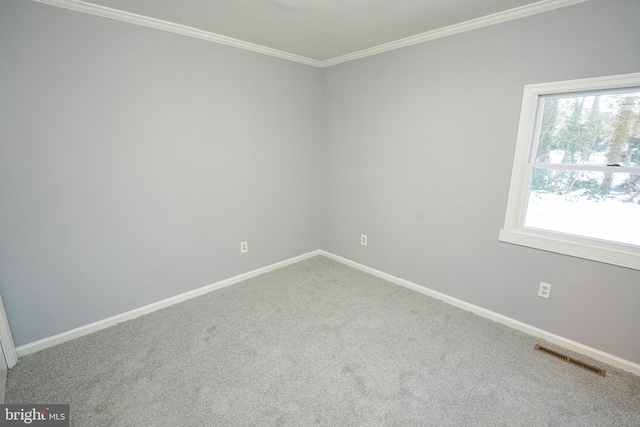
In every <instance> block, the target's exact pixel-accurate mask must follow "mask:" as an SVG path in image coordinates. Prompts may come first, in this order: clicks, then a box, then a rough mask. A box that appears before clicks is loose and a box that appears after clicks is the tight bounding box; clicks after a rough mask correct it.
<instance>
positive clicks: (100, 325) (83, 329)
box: [16, 251, 320, 357]
mask: <svg viewBox="0 0 640 427" xmlns="http://www.w3.org/2000/svg"><path fill="white" fill-rule="evenodd" d="M319 254H320V251H313V252H309V253H306V254H303V255H300V256H297V257H293V258H289V259H287V260H284V261H280V262H277V263H275V264H271V265H268V266H266V267H262V268H258V269H257V270H253V271H249V272H248V273H244V274H240V275H238V276H234V277H231V278H229V279H225V280H222V281H220V282H217V283H213V284H211V285H207V286H203V287H201V288H198V289H194V290H192V291H189V292H185V293H182V294H180V295H176V296H173V297H171V298H167V299H164V300H162V301H158V302H154V303H151V304H149V305H145V306H143V307H140V308H136V309H134V310H131V311H127V312H125V313H121V314H117V315H115V316H112V317H108V318H106V319H102V320H98V321H97V322H93V323H89V324H88V325H84V326H80V327H78V328H75V329H71V330H70V331H66V332H62V333H60V334H57V335H53V336H50V337H47V338H43V339H41V340H38V341H34V342H31V343H29V344H25V345H21V346H20V347H17V348H16V352H17V353H18V357H22V356H26V355H27V354H31V353H35V352H37V351H40V350H44V349H45V348H49V347H53V346H54V345H58V344H62V343H63V342H66V341H70V340H72V339H75V338H79V337H82V336H84V335H88V334H91V333H93V332H97V331H100V330H102V329H105V328H108V327H110V326H114V325H117V324H118V323H122V322H126V321H127V320H131V319H135V318H136V317H140V316H142V315H145V314H148V313H151V312H154V311H157V310H160V309H162V308H165V307H169V306H171V305H174V304H178V303H181V302H183V301H186V300H190V299H191V298H195V297H198V296H200V295H204V294H206V293H209V292H213V291H215V290H218V289H221V288H224V287H227V286H230V285H233V284H235V283H239V282H242V281H243V280H247V279H250V278H252V277H255V276H259V275H260V274H264V273H267V272H269V271H272V270H276V269H278V268H282V267H285V266H287V265H290V264H294V263H296V262H299V261H302V260H305V259H307V258H311V257H313V256H316V255H319Z"/></svg>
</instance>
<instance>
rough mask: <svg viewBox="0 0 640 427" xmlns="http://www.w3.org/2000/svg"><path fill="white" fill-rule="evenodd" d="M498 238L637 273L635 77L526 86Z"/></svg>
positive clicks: (639, 98)
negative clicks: (504, 214) (503, 218)
mask: <svg viewBox="0 0 640 427" xmlns="http://www.w3.org/2000/svg"><path fill="white" fill-rule="evenodd" d="M500 240H501V241H503V242H508V243H514V244H518V245H523V246H529V247H533V248H538V249H543V250H547V251H552V252H557V253H562V254H566V255H572V256H577V257H581V258H586V259H591V260H595V261H600V262H606V263H609V264H614V265H619V266H623V267H628V268H633V269H637V270H640V73H635V74H625V75H619V76H610V77H601V78H593V79H583V80H571V81H565V82H555V83H544V84H535V85H527V86H525V88H524V93H523V100H522V110H521V113H520V124H519V128H518V138H517V141H516V153H515V158H514V164H513V172H512V177H511V187H510V190H509V199H508V203H507V212H506V216H505V223H504V228H503V229H502V230H501V232H500Z"/></svg>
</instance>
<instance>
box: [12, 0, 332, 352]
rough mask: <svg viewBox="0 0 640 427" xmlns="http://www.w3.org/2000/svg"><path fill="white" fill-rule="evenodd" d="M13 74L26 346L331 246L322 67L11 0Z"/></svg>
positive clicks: (18, 301)
mask: <svg viewBox="0 0 640 427" xmlns="http://www.w3.org/2000/svg"><path fill="white" fill-rule="evenodd" d="M0 76H2V77H1V78H0V203H1V204H0V293H1V294H2V298H3V299H4V301H5V305H6V310H7V314H8V318H9V322H10V325H11V328H12V332H13V334H14V339H15V342H16V345H18V346H19V345H23V344H26V343H29V342H32V341H35V340H38V339H41V338H45V337H48V336H51V335H53V334H57V333H60V332H64V331H67V330H69V329H72V328H75V327H78V326H81V325H84V324H87V323H90V322H93V321H96V320H100V319H103V318H106V317H109V316H112V315H115V314H119V313H122V312H125V311H128V310H131V309H134V308H137V307H140V306H142V305H145V304H148V303H151V302H154V301H158V300H161V299H163V298H167V297H170V296H173V295H176V294H179V293H182V292H185V291H189V290H191V289H195V288H198V287H201V286H204V285H208V284H211V283H214V282H217V281H219V280H222V279H225V278H228V277H232V276H234V275H237V274H240V273H244V272H247V271H251V270H254V269H256V268H259V267H262V266H265V265H269V264H272V263H275V262H278V261H282V260H284V259H287V258H290V257H293V256H297V255H300V254H303V253H306V252H308V251H311V250H315V249H318V248H319V247H320V223H321V221H320V216H319V202H320V184H321V178H320V173H321V162H320V150H321V143H320V137H321V115H320V113H321V111H320V108H321V103H320V93H321V85H322V79H321V77H322V73H321V70H317V69H313V68H311V67H307V66H304V65H300V64H295V63H291V62H287V61H283V60H280V59H275V58H271V57H267V56H263V55H258V54H255V53H250V52H246V51H242V50H239V49H234V48H229V47H224V46H220V45H216V44H213V43H210V42H205V41H201V40H196V39H192V38H188V37H183V36H179V35H175V34H170V33H166V32H161V31H156V30H152V29H148V28H144V27H139V26H135V25H131V24H125V23H121V22H117V21H113V20H107V19H103V18H98V17H93V16H90V15H86V14H80V13H76V12H71V11H67V10H64V9H60V8H55V7H50V6H45V5H42V4H38V3H35V2H30V1H24V0H2V2H1V3H0ZM242 240H248V241H249V248H250V251H249V253H248V254H246V255H240V250H239V249H240V241H242Z"/></svg>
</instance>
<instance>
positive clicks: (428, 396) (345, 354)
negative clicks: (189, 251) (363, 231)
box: [6, 256, 640, 427]
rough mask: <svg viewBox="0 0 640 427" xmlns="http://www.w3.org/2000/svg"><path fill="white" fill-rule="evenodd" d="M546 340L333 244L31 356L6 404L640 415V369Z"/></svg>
mask: <svg viewBox="0 0 640 427" xmlns="http://www.w3.org/2000/svg"><path fill="white" fill-rule="evenodd" d="M538 342H540V341H539V340H536V339H534V338H532V337H530V336H528V335H525V334H523V333H520V332H517V331H515V330H512V329H510V328H507V327H505V326H502V325H499V324H497V323H495V322H492V321H489V320H486V319H483V318H481V317H479V316H476V315H474V314H471V313H468V312H465V311H462V310H460V309H457V308H454V307H452V306H449V305H447V304H445V303H442V302H440V301H437V300H434V299H431V298H429V297H426V296H424V295H422V294H419V293H416V292H414V291H411V290H409V289H405V288H403V287H401V286H398V285H395V284H391V283H389V282H386V281H384V280H382V279H379V278H376V277H373V276H370V275H368V274H365V273H363V272H360V271H358V270H355V269H352V268H350V267H347V266H345V265H342V264H340V263H337V262H335V261H332V260H329V259H327V258H324V257H321V256H318V257H314V258H311V259H309V260H306V261H302V262H300V263H297V264H294V265H291V266H288V267H284V268H282V269H279V270H276V271H273V272H270V273H267V274H265V275H262V276H259V277H256V278H253V279H250V280H247V281H245V282H242V283H239V284H236V285H233V286H230V287H228V288H224V289H221V290H218V291H215V292H212V293H209V294H207V295H204V296H201V297H198V298H196V299H193V300H190V301H187V302H184V303H181V304H178V305H175V306H172V307H169V308H166V309H164V310H160V311H157V312H154V313H152V314H149V315H146V316H143V317H140V318H138V319H135V320H131V321H128V322H125V323H122V324H119V325H117V326H114V327H112V328H109V329H106V330H103V331H100V332H97V333H95V334H92V335H89V336H86V337H82V338H79V339H76V340H74V341H71V342H68V343H65V344H62V345H59V346H56V347H53V348H50V349H47V350H43V351H41V352H38V353H36V354H33V355H30V356H26V357H23V358H21V359H20V362H19V363H18V365H17V366H15V367H14V368H13V369H11V370H10V371H9V376H8V379H7V400H6V402H7V403H50V404H51V403H69V404H71V421H72V423H71V424H72V425H73V426H76V427H84V426H100V427H102V426H281V425H284V426H306V425H325V426H510V427H512V426H527V427H530V426H580V427H585V426H606V427H611V426H640V377H637V376H634V375H632V374H629V373H625V372H624V371H621V370H618V369H615V368H612V367H609V366H606V365H603V364H601V363H599V362H595V361H592V360H589V359H587V358H585V357H583V356H577V355H575V354H574V353H571V352H568V351H564V350H563V351H564V352H565V353H567V354H570V355H572V356H574V357H578V358H580V359H581V360H584V361H586V362H589V363H592V364H594V365H596V366H598V367H602V368H605V369H607V377H606V378H603V377H600V376H597V375H594V374H593V373H590V372H587V371H585V370H583V369H580V368H576V367H574V366H572V365H569V364H567V363H564V362H561V361H559V360H557V359H554V358H552V357H550V356H547V355H544V354H541V353H539V352H536V351H534V350H533V347H534V345H535V344H536V343H538ZM546 345H547V346H549V347H552V348H554V349H558V348H557V347H555V346H553V345H550V344H546Z"/></svg>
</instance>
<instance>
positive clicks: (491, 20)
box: [320, 0, 589, 68]
mask: <svg viewBox="0 0 640 427" xmlns="http://www.w3.org/2000/svg"><path fill="white" fill-rule="evenodd" d="M587 1H589V0H542V1H539V2H537V3H532V4H529V5H525V6H521V7H517V8H514V9H509V10H505V11H502V12H498V13H494V14H491V15H487V16H483V17H481V18H477V19H472V20H470V21H465V22H461V23H459V24H454V25H450V26H448V27H443V28H439V29H437V30H433V31H427V32H426V33H422V34H416V35H415V36H410V37H406V38H404V39H400V40H396V41H393V42H389V43H385V44H382V45H379V46H375V47H372V48H369V49H363V50H360V51H358V52H354V53H349V54H347V55H343V56H338V57H336V58H333V59H329V60H326V61H322V63H321V65H320V67H321V68H326V67H331V66H333V65H337V64H341V63H343V62H348V61H353V60H356V59H360V58H365V57H367V56H372V55H378V54H380V53H384V52H389V51H391V50H396V49H401V48H403V47H407V46H412V45H415V44H419V43H424V42H428V41H430V40H435V39H440V38H443V37H448V36H452V35H454V34H459V33H464V32H466V31H471V30H476V29H478V28H482V27H488V26H490V25H495V24H500V23H502V22H507V21H513V20H515V19H520V18H525V17H527V16H531V15H536V14H538V13H543V12H548V11H551V10H555V9H559V8H561V7H566V6H571V5H574V4H578V3H584V2H587Z"/></svg>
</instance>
